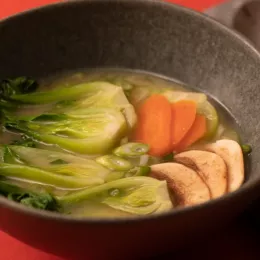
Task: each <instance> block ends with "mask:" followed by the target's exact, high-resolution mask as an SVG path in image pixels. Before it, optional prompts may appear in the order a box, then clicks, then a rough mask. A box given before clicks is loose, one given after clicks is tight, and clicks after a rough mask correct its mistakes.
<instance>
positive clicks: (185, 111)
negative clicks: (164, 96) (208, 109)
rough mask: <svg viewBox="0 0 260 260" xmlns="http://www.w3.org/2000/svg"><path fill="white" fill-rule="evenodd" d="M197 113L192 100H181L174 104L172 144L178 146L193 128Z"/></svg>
mask: <svg viewBox="0 0 260 260" xmlns="http://www.w3.org/2000/svg"><path fill="white" fill-rule="evenodd" d="M196 113H197V105H196V103H195V102H194V101H192V100H181V101H179V102H176V103H174V104H172V144H173V147H176V146H177V145H178V144H179V143H180V141H181V140H182V139H183V138H184V136H185V135H186V134H187V133H188V132H189V130H190V129H191V127H192V125H193V123H194V121H195V118H196Z"/></svg>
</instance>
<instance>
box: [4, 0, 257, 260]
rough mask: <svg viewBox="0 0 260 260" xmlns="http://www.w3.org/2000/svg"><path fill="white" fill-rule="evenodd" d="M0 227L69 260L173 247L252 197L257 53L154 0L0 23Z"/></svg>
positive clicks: (48, 11)
mask: <svg viewBox="0 0 260 260" xmlns="http://www.w3.org/2000/svg"><path fill="white" fill-rule="evenodd" d="M0 38H1V43H0V75H1V77H0V78H1V87H0V89H1V100H0V106H1V139H0V140H1V146H0V155H1V156H0V176H1V178H0V193H1V196H0V228H1V230H3V231H5V232H7V233H8V234H10V235H12V236H14V237H16V238H17V239H19V240H21V241H23V242H25V243H27V244H30V245H32V246H34V247H36V248H39V249H41V250H45V251H47V252H51V253H54V254H56V255H60V256H63V257H65V258H68V259H73V260H74V259H79V260H82V259H87V258H93V259H108V258H113V259H127V258H129V259H133V258H134V259H136V258H139V257H148V256H151V255H155V254H157V253H162V252H167V251H172V250H175V249H177V248H180V247H182V246H184V245H187V244H188V243H190V242H192V243H194V241H201V240H199V238H201V236H203V235H204V236H206V235H208V234H212V232H213V231H214V230H216V229H217V228H218V227H222V226H223V225H224V224H227V223H229V221H232V220H233V219H234V217H235V216H236V215H237V214H239V213H240V212H242V211H243V210H244V209H245V208H246V207H247V206H248V205H249V204H250V203H251V202H252V201H253V200H254V199H256V198H258V196H259V183H260V182H259V180H260V177H259V170H260V167H259V162H258V159H259V158H258V154H259V152H260V141H259V130H260V129H259V128H260V127H259V124H258V121H259V112H258V100H259V98H260V94H259V91H258V89H259V75H260V73H259V68H260V57H259V54H258V52H257V51H256V50H255V49H254V48H253V47H252V46H251V45H250V44H249V43H248V42H247V41H246V40H245V39H243V38H242V37H241V36H239V35H237V34H236V33H234V32H232V31H231V30H229V29H227V28H226V27H224V26H223V25H221V24H219V23H217V22H215V21H213V20H211V19H210V18H208V17H206V16H204V15H202V14H198V13H196V12H193V11H191V10H187V9H184V8H181V7H178V6H175V5H170V4H167V3H163V2H161V1H147V0H145V1H142V0H138V1H128V0H122V1H118V0H117V1H104V0H95V1H71V2H67V3H60V4H55V5H52V6H49V7H44V8H40V9H36V10H33V11H30V12H27V13H23V14H20V15H18V16H15V17H12V18H9V19H7V20H4V21H2V22H1V23H0Z"/></svg>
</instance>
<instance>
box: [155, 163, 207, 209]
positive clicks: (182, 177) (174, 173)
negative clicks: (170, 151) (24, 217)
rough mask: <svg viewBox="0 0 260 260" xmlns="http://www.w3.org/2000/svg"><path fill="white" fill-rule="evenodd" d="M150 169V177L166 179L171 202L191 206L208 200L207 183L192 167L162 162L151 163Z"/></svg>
mask: <svg viewBox="0 0 260 260" xmlns="http://www.w3.org/2000/svg"><path fill="white" fill-rule="evenodd" d="M151 170H152V171H151V177H154V178H156V179H158V180H166V181H167V184H168V187H169V190H170V191H171V192H172V194H173V197H174V198H173V203H175V202H176V203H177V204H178V205H179V206H192V205H196V204H200V203H203V202H206V201H208V200H210V191H209V189H208V187H207V185H206V184H205V183H204V181H203V180H202V179H201V178H200V176H199V175H198V174H197V173H196V172H195V171H193V170H192V169H190V168H188V167H186V166H184V165H182V164H178V163H163V164H156V165H153V166H152V167H151Z"/></svg>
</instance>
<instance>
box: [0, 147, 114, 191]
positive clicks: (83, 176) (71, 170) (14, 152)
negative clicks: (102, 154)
mask: <svg viewBox="0 0 260 260" xmlns="http://www.w3.org/2000/svg"><path fill="white" fill-rule="evenodd" d="M1 151H4V153H3V154H4V156H3V158H4V160H2V162H3V163H9V164H10V163H11V164H14V165H15V164H19V165H20V164H23V163H26V164H27V166H30V167H33V168H30V172H34V171H33V169H34V168H38V169H42V170H44V171H47V173H48V172H49V173H52V174H54V175H49V174H47V173H46V172H39V171H37V169H36V171H35V176H34V177H35V179H33V180H34V181H38V182H43V183H46V184H50V185H55V183H54V182H55V181H57V182H58V183H60V181H59V178H62V177H65V179H66V181H67V182H66V183H67V184H66V185H69V186H68V187H71V188H73V183H74V184H75V185H76V187H81V186H82V185H83V187H84V186H92V185H100V184H103V183H104V182H105V179H106V177H107V175H108V174H109V173H110V170H109V169H107V168H105V167H103V166H102V165H100V164H98V163H97V162H95V161H94V160H91V159H86V158H81V157H78V156H74V155H71V154H67V153H60V152H55V151H52V152H50V151H48V150H43V149H37V148H30V147H23V146H13V145H10V146H4V147H2V148H1V149H0V154H1ZM7 152H8V153H7ZM7 159H8V160H7ZM0 162H1V160H0ZM26 169H27V168H26ZM0 170H1V168H0ZM13 174H14V173H13ZM37 174H38V175H37ZM43 174H44V176H46V174H47V176H49V179H48V178H47V176H46V178H47V180H43V179H39V178H40V176H42V175H43ZM0 175H1V173H0ZM10 176H11V175H10ZM52 176H54V177H56V176H57V177H58V179H53V181H54V182H52V179H51V178H52ZM17 177H18V176H17ZM24 177H25V178H27V179H30V180H32V179H31V178H33V176H29V177H26V176H24ZM62 180H63V179H62ZM70 180H71V181H72V182H73V183H70V182H69V181H70ZM77 180H78V181H80V180H82V181H83V183H82V184H80V183H78V181H77ZM62 185H63V184H61V183H60V186H62Z"/></svg>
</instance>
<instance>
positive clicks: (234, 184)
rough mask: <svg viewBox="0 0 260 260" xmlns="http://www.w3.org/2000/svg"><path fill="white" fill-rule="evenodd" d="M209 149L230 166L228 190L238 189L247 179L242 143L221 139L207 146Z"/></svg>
mask: <svg viewBox="0 0 260 260" xmlns="http://www.w3.org/2000/svg"><path fill="white" fill-rule="evenodd" d="M206 149H207V150H208V151H211V152H214V153H216V154H218V155H219V156H220V157H221V158H222V159H223V160H224V161H225V162H226V165H227V168H228V191H230V192H232V191H235V190H237V189H238V188H239V187H240V186H241V185H242V183H243V182H244V179H245V168H244V158H243V152H242V149H241V147H240V145H239V144H238V143H237V142H236V141H233V140H219V141H217V142H216V143H213V144H209V145H207V146H206Z"/></svg>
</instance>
